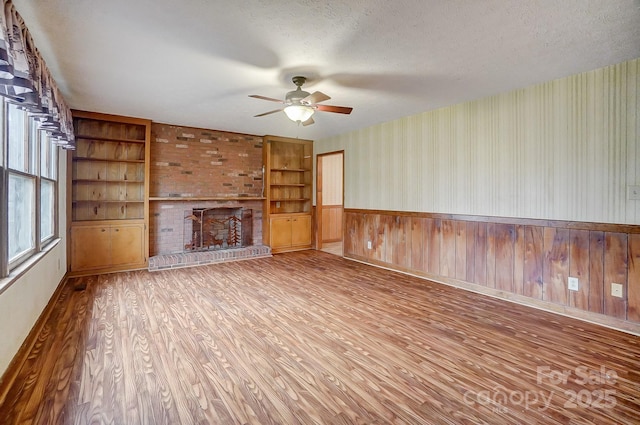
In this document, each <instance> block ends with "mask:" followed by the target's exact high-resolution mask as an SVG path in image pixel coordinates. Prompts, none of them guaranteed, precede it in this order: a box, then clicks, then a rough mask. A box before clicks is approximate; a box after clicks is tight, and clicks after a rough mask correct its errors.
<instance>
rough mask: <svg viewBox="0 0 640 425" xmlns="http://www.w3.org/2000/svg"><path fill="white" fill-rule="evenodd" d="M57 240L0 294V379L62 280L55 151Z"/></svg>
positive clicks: (63, 172)
mask: <svg viewBox="0 0 640 425" xmlns="http://www.w3.org/2000/svg"><path fill="white" fill-rule="evenodd" d="M58 154H59V156H60V169H59V180H58V190H59V194H60V197H59V200H58V202H59V205H60V216H59V218H60V220H59V226H60V228H59V229H60V232H59V234H60V237H61V238H62V240H61V241H60V243H58V245H57V246H56V247H55V248H54V249H52V250H51V251H50V252H48V253H47V254H46V255H45V256H44V257H43V258H41V259H40V261H38V263H37V264H35V265H34V266H33V267H32V268H31V269H30V270H29V271H27V272H26V273H25V274H24V275H23V276H21V277H20V279H18V280H17V281H16V282H13V284H12V285H11V287H9V288H8V289H7V290H6V291H5V292H3V293H2V294H0V376H1V375H2V374H4V372H5V371H6V369H7V367H8V366H9V363H10V362H11V360H12V359H13V357H14V356H15V355H16V353H17V352H18V350H19V349H20V346H21V345H22V343H23V342H24V340H25V338H26V337H27V335H28V334H29V332H30V331H31V328H32V327H33V325H34V324H35V323H36V320H37V319H38V317H39V316H40V313H42V311H43V310H44V308H45V307H46V305H47V302H48V301H49V299H50V298H51V296H52V295H53V292H54V291H55V289H56V288H57V286H58V284H59V283H60V281H61V280H62V278H63V277H64V274H65V272H66V265H67V259H66V258H67V245H66V237H65V235H66V234H67V227H66V226H67V222H66V217H67V209H66V202H67V201H66V196H67V194H66V186H67V183H66V176H67V167H66V165H67V162H66V161H67V157H66V151H64V150H59V151H58Z"/></svg>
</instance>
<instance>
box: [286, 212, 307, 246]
mask: <svg viewBox="0 0 640 425" xmlns="http://www.w3.org/2000/svg"><path fill="white" fill-rule="evenodd" d="M299 245H311V216H309V215H299V216H294V217H292V218H291V246H299Z"/></svg>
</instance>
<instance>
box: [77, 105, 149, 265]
mask: <svg viewBox="0 0 640 425" xmlns="http://www.w3.org/2000/svg"><path fill="white" fill-rule="evenodd" d="M73 120H74V129H75V131H76V143H77V148H76V150H75V151H74V153H73V157H72V159H71V164H70V174H71V176H70V179H69V180H70V185H71V192H70V193H71V217H72V219H71V220H72V222H71V243H70V247H71V249H70V251H71V252H70V258H71V272H72V274H81V273H85V272H92V273H100V272H107V271H116V270H127V269H135V268H143V267H146V265H147V259H148V252H149V249H148V239H149V238H148V221H149V203H148V202H149V181H148V176H149V139H150V136H151V121H149V120H143V119H137V118H129V117H121V116H115V115H106V114H98V113H92V112H83V111H74V112H73Z"/></svg>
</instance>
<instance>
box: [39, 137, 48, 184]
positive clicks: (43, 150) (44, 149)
mask: <svg viewBox="0 0 640 425" xmlns="http://www.w3.org/2000/svg"><path fill="white" fill-rule="evenodd" d="M40 175H41V176H42V177H48V178H51V142H50V140H49V135H48V134H47V133H46V132H44V131H41V132H40Z"/></svg>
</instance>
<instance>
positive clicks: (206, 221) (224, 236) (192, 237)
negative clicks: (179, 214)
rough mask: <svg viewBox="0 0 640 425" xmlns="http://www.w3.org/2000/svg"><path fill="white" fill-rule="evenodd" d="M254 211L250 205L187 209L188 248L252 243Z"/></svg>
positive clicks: (185, 241)
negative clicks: (245, 206) (243, 206)
mask: <svg viewBox="0 0 640 425" xmlns="http://www.w3.org/2000/svg"><path fill="white" fill-rule="evenodd" d="M252 222H253V214H252V211H251V210H250V209H246V208H193V209H192V210H187V211H185V219H184V233H183V234H184V251H185V252H192V251H210V250H219V249H232V248H240V247H245V246H249V245H251V244H252V238H253V235H252V233H253V231H252V228H253V225H252Z"/></svg>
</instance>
